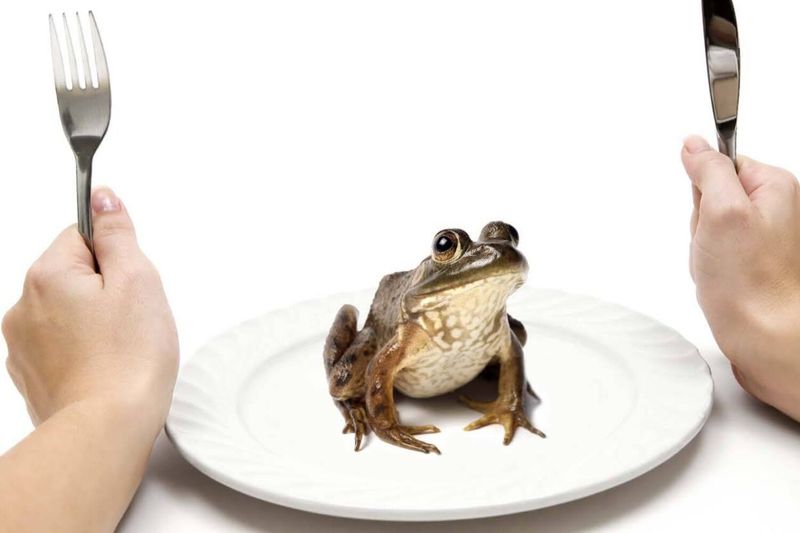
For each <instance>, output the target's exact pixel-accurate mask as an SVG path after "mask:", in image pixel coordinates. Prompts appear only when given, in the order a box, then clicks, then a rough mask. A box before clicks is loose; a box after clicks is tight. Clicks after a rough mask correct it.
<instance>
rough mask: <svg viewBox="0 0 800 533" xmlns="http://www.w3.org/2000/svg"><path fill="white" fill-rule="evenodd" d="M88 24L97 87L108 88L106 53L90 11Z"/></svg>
mask: <svg viewBox="0 0 800 533" xmlns="http://www.w3.org/2000/svg"><path fill="white" fill-rule="evenodd" d="M89 22H90V23H91V26H92V45H93V47H94V63H95V71H96V72H97V86H98V87H108V63H106V52H105V50H103V41H102V40H101V39H100V30H98V29H97V21H96V20H95V19H94V13H92V12H91V11H89Z"/></svg>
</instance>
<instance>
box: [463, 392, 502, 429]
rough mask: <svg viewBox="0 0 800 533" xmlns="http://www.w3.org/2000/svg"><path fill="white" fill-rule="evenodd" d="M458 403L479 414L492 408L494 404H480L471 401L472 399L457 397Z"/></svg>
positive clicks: (476, 401)
mask: <svg viewBox="0 0 800 533" xmlns="http://www.w3.org/2000/svg"><path fill="white" fill-rule="evenodd" d="M458 401H459V402H461V403H463V404H464V405H466V406H467V407H469V408H470V409H474V410H476V411H478V412H480V413H486V412H488V411H489V410H490V409H491V408H492V407H493V406H494V402H480V401H478V400H473V399H472V398H469V397H467V396H459V397H458ZM481 427H483V426H481Z"/></svg>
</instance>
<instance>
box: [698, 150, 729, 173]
mask: <svg viewBox="0 0 800 533" xmlns="http://www.w3.org/2000/svg"><path fill="white" fill-rule="evenodd" d="M701 166H702V168H703V169H704V170H705V171H708V172H723V171H724V172H728V171H730V170H732V169H733V163H731V160H730V159H728V158H727V157H726V156H724V155H722V154H720V153H719V152H713V151H709V152H704V154H703V156H702V159H701Z"/></svg>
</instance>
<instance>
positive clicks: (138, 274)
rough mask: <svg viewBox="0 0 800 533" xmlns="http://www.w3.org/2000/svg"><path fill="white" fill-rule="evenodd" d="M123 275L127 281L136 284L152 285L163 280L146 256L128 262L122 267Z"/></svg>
mask: <svg viewBox="0 0 800 533" xmlns="http://www.w3.org/2000/svg"><path fill="white" fill-rule="evenodd" d="M122 275H123V276H124V278H125V281H126V283H128V284H130V285H135V286H141V285H152V284H155V283H160V282H161V278H160V276H159V275H158V271H157V270H156V269H155V267H154V266H153V264H152V263H151V262H150V260H149V259H147V258H144V257H142V258H140V259H136V260H134V261H130V262H128V263H127V264H126V265H125V266H124V267H123V268H122Z"/></svg>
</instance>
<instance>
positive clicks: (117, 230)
mask: <svg viewBox="0 0 800 533" xmlns="http://www.w3.org/2000/svg"><path fill="white" fill-rule="evenodd" d="M131 233H133V227H132V226H131V223H130V221H128V220H126V219H124V218H121V217H108V218H107V219H105V220H103V221H102V223H100V224H95V226H94V238H96V239H97V238H99V239H105V238H109V237H114V236H116V235H123V234H131Z"/></svg>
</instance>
